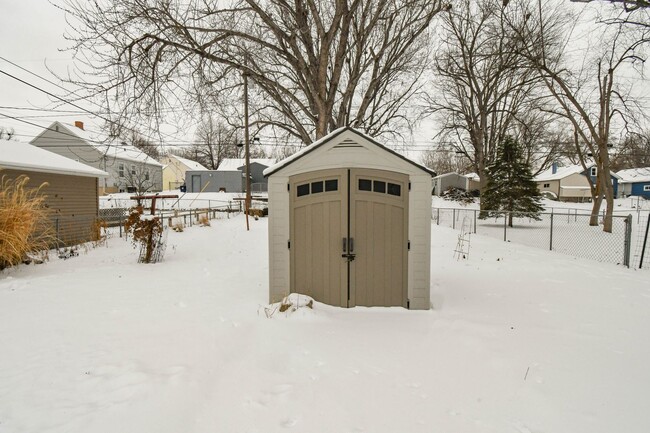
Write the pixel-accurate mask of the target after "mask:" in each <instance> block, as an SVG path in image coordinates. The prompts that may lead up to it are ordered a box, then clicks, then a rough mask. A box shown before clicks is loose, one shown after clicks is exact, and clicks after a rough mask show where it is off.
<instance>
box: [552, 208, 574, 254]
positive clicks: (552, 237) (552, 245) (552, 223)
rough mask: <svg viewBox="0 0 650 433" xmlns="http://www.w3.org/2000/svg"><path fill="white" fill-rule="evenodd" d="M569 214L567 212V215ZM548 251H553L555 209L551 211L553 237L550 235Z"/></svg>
mask: <svg viewBox="0 0 650 433" xmlns="http://www.w3.org/2000/svg"><path fill="white" fill-rule="evenodd" d="M568 214H569V213H568V212H567V215H568ZM548 249H549V250H551V251H553V209H551V235H550V240H549V246H548Z"/></svg>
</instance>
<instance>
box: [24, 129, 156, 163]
mask: <svg viewBox="0 0 650 433" xmlns="http://www.w3.org/2000/svg"><path fill="white" fill-rule="evenodd" d="M57 127H58V128H57ZM62 128H63V131H61V129H62ZM48 130H49V131H56V132H59V133H60V134H63V135H67V136H76V137H79V138H80V139H82V140H83V141H85V142H86V143H87V144H88V145H90V146H92V147H94V148H95V149H97V151H98V152H101V153H102V154H104V155H106V156H107V157H109V158H120V159H125V160H128V161H134V162H140V163H144V164H149V165H155V166H159V167H162V166H163V165H162V164H161V163H159V162H158V161H156V160H155V159H153V158H152V157H150V156H149V155H147V154H146V153H144V152H143V151H141V150H140V149H138V148H137V147H134V146H131V145H128V144H122V143H119V142H118V141H108V140H107V139H106V138H103V137H101V136H100V135H99V134H95V133H92V132H90V131H87V130H85V129H81V128H79V127H76V126H69V125H64V124H63V123H61V122H59V121H56V122H54V123H52V124H51V125H50V126H49V127H47V128H45V129H44V130H43V132H41V134H39V135H38V136H36V137H35V138H34V139H33V140H32V142H34V141H35V140H36V139H37V138H38V137H40V136H41V135H43V133H45V132H46V131H48Z"/></svg>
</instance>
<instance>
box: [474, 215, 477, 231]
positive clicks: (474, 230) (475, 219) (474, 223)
mask: <svg viewBox="0 0 650 433" xmlns="http://www.w3.org/2000/svg"><path fill="white" fill-rule="evenodd" d="M476 213H477V212H476V209H474V234H476Z"/></svg>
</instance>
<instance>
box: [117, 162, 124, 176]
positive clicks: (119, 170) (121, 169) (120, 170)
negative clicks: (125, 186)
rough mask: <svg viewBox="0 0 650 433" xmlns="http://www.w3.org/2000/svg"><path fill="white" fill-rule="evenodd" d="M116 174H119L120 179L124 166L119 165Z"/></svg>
mask: <svg viewBox="0 0 650 433" xmlns="http://www.w3.org/2000/svg"><path fill="white" fill-rule="evenodd" d="M118 172H119V175H120V177H124V164H120V165H119V166H118Z"/></svg>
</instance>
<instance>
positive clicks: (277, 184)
mask: <svg viewBox="0 0 650 433" xmlns="http://www.w3.org/2000/svg"><path fill="white" fill-rule="evenodd" d="M264 174H265V175H266V176H268V180H269V183H268V186H269V191H268V193H269V224H268V226H269V297H270V300H271V301H272V302H276V301H278V300H280V299H282V298H283V297H284V296H286V295H288V294H289V293H290V292H291V293H302V294H306V295H309V296H312V297H313V298H314V299H316V300H318V301H320V302H324V303H327V304H330V305H336V306H342V307H354V306H402V307H405V308H410V309H425V310H426V309H429V308H430V295H429V284H430V278H429V277H430V266H431V263H430V262H431V260H430V254H431V251H430V249H431V178H432V176H433V175H434V173H433V172H432V171H431V170H429V169H428V168H426V167H424V166H422V165H420V164H418V163H416V162H414V161H411V160H409V159H407V158H405V157H404V156H402V155H399V154H397V153H396V152H394V151H392V150H391V149H389V148H387V147H385V146H383V145H381V144H379V143H378V142H377V141H375V140H373V139H372V138H370V137H368V136H366V135H364V134H362V133H361V132H359V131H356V130H354V129H352V128H341V129H337V130H336V131H333V132H332V133H330V134H329V135H327V136H325V137H323V138H322V139H320V140H318V141H317V142H315V143H313V144H311V145H310V146H308V147H306V148H304V149H303V150H301V151H300V152H298V153H296V154H294V155H292V156H291V157H289V158H287V159H285V160H283V161H280V162H279V163H277V164H276V165H274V166H272V167H270V168H268V169H267V170H265V172H264Z"/></svg>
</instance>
